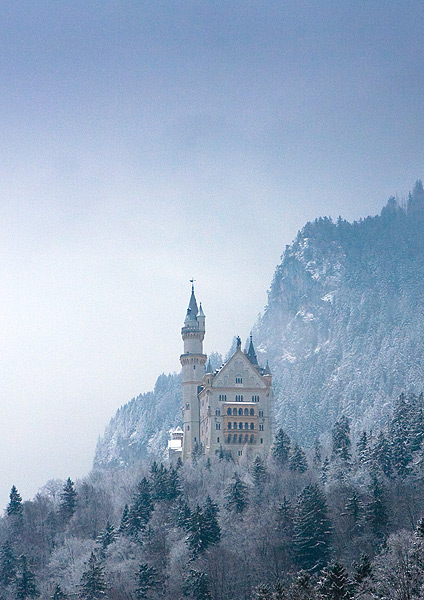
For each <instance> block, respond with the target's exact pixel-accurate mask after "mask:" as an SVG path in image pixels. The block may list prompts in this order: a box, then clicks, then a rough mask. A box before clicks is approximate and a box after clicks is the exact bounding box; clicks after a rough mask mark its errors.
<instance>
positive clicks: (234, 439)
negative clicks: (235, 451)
mask: <svg viewBox="0 0 424 600" xmlns="http://www.w3.org/2000/svg"><path fill="white" fill-rule="evenodd" d="M233 443H234V444H237V436H236V435H233Z"/></svg>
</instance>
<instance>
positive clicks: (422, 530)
mask: <svg viewBox="0 0 424 600" xmlns="http://www.w3.org/2000/svg"><path fill="white" fill-rule="evenodd" d="M415 535H416V537H417V538H418V539H420V540H424V518H423V519H420V520H419V521H418V523H417V527H416V529H415Z"/></svg>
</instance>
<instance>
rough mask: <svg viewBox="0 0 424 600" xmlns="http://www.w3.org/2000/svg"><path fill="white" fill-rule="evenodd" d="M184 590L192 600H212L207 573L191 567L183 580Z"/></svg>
mask: <svg viewBox="0 0 424 600" xmlns="http://www.w3.org/2000/svg"><path fill="white" fill-rule="evenodd" d="M184 591H185V594H186V595H187V596H190V597H191V598H193V599H194V600H212V595H211V592H210V586H209V576H208V574H207V573H203V572H201V571H196V570H194V569H191V570H190V571H189V573H188V575H187V577H186V579H185V582H184Z"/></svg>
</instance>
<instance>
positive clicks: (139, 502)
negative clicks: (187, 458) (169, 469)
mask: <svg viewBox="0 0 424 600" xmlns="http://www.w3.org/2000/svg"><path fill="white" fill-rule="evenodd" d="M155 464H156V463H155ZM162 466H163V465H162ZM153 509H154V504H153V498H152V493H151V486H150V483H149V482H148V481H147V479H146V478H145V477H143V479H142V480H141V481H140V483H139V484H138V485H137V489H136V492H135V494H134V496H133V500H132V503H131V507H130V509H129V512H128V528H127V531H128V533H130V534H131V535H135V536H136V535H137V534H138V533H139V532H140V531H142V530H143V529H145V528H146V525H147V523H148V522H149V520H150V517H151V516H152V513H153Z"/></svg>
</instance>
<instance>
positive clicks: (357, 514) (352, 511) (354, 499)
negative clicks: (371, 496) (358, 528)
mask: <svg viewBox="0 0 424 600" xmlns="http://www.w3.org/2000/svg"><path fill="white" fill-rule="evenodd" d="M363 510H364V505H363V503H362V501H361V499H360V497H359V494H358V492H357V491H356V490H355V489H354V490H352V493H351V495H350V496H349V498H348V499H347V502H346V506H345V511H346V512H345V513H344V514H346V515H349V516H350V517H352V520H353V523H354V524H355V525H357V524H358V522H359V520H360V518H361V516H362V514H363Z"/></svg>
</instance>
